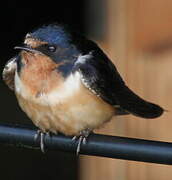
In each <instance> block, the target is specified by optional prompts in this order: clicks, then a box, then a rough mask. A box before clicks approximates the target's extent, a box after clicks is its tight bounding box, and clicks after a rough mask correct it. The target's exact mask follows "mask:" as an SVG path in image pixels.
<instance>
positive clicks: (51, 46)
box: [47, 45, 56, 52]
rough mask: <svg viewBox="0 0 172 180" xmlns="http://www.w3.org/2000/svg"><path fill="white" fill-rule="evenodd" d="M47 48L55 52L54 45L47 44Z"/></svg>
mask: <svg viewBox="0 0 172 180" xmlns="http://www.w3.org/2000/svg"><path fill="white" fill-rule="evenodd" d="M47 48H48V51H50V52H55V51H56V47H55V46H53V45H49V46H48V47H47Z"/></svg>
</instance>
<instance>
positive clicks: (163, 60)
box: [80, 0, 172, 180]
mask: <svg viewBox="0 0 172 180" xmlns="http://www.w3.org/2000/svg"><path fill="white" fill-rule="evenodd" d="M107 4H108V6H107V7H108V11H107V12H108V14H107V16H108V27H107V33H106V41H105V42H104V43H102V47H105V48H106V52H107V53H108V55H109V57H110V58H111V59H112V60H113V62H114V63H115V65H116V66H117V67H118V70H119V71H120V73H121V74H122V76H123V78H124V79H125V81H126V82H127V84H128V85H129V87H130V88H131V89H133V90H134V91H135V92H136V93H138V94H139V95H140V96H142V97H144V98H145V99H147V100H150V101H153V102H155V103H158V104H160V105H162V106H163V107H164V108H165V109H167V110H169V112H166V113H165V114H164V115H163V116H162V117H160V118H157V119H152V120H148V119H141V118H138V117H134V116H132V115H130V116H123V117H118V118H114V120H113V121H112V122H110V123H109V124H108V125H107V126H106V127H105V129H101V130H99V132H101V133H106V134H108V133H110V134H113V135H119V136H128V137H136V138H144V139H153V140H162V141H172V133H171V127H172V120H171V115H172V114H171V112H172V96H171V92H172V83H171V82H172V71H171V67H172V51H171V49H169V50H168V51H165V52H164V51H161V47H163V48H166V47H169V46H166V45H169V44H172V43H171V42H170V41H171V39H172V31H171V29H172V19H171V18H172V1H171V0H166V1H163V0H120V1H114V0H107ZM167 40H168V41H167ZM161 45H162V46H161ZM159 47H160V48H159ZM171 47H172V46H171ZM80 168H81V171H80V179H81V180H86V179H87V180H94V179H100V180H101V179H102V180H103V179H108V180H109V179H110V180H138V179H139V180H154V179H158V180H164V179H165V180H171V179H172V171H171V166H164V165H156V164H148V163H141V162H131V161H122V160H112V159H105V158H95V157H82V158H81V164H80Z"/></svg>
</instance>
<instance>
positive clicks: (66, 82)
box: [3, 24, 164, 153]
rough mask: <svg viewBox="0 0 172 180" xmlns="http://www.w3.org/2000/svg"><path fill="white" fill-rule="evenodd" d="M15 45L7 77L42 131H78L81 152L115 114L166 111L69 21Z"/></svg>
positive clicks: (146, 114) (72, 133) (42, 29)
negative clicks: (142, 93)
mask: <svg viewBox="0 0 172 180" xmlns="http://www.w3.org/2000/svg"><path fill="white" fill-rule="evenodd" d="M15 49H18V50H19V53H18V54H17V55H16V56H15V57H14V58H12V59H11V60H10V61H8V63H7V64H6V65H5V68H4V71H3V79H4V81H5V82H6V84H7V85H8V86H9V87H10V89H13V90H14V91H15V95H16V97H17V100H18V103H19V105H20V107H21V109H22V110H23V111H24V112H25V113H26V114H27V115H28V117H29V118H30V119H31V120H32V121H33V123H34V124H35V125H36V126H37V127H38V128H39V129H40V130H41V133H42V134H44V133H47V132H52V133H55V134H56V133H58V132H61V133H63V134H65V135H70V136H74V139H76V137H77V138H78V147H77V153H79V151H80V145H81V143H85V141H86V138H87V137H88V135H89V133H90V132H92V131H93V130H94V129H96V128H98V127H100V126H101V125H102V124H104V123H106V122H108V121H109V120H110V119H111V118H112V116H114V115H126V114H133V115H135V116H139V117H142V118H157V117H159V116H160V115H161V114H162V113H163V111H164V110H163V108H161V107H160V106H159V105H156V104H153V103H151V102H148V101H145V100H143V99H142V98H141V97H139V96H138V95H136V94H135V93H134V92H133V91H131V90H130V89H129V88H128V87H127V85H126V84H125V82H124V81H123V79H122V78H121V76H120V74H119V73H118V71H117V69H116V67H115V65H114V64H113V63H112V62H111V61H110V60H109V58H108V57H107V56H106V54H105V53H104V52H103V51H102V50H101V49H100V48H99V47H98V45H97V44H96V43H94V42H93V41H91V40H88V39H87V38H85V37H84V36H83V35H81V34H80V33H78V32H76V31H73V30H70V29H68V28H66V27H65V26H63V25H58V24H50V25H44V26H41V27H39V28H37V29H35V30H33V31H32V32H30V33H28V34H27V35H26V36H25V39H24V43H23V44H22V46H17V47H15ZM41 137H42V138H41V139H42V140H41V149H42V151H43V150H44V143H43V136H41Z"/></svg>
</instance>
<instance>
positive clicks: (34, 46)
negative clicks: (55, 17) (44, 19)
mask: <svg viewBox="0 0 172 180" xmlns="http://www.w3.org/2000/svg"><path fill="white" fill-rule="evenodd" d="M71 39H72V37H71V34H70V32H69V31H67V30H66V29H65V28H64V27H63V26H60V25H47V26H42V27H40V28H38V29H36V30H34V31H32V32H30V33H28V34H27V35H26V37H25V40H24V44H23V45H22V46H17V47H15V49H19V50H22V51H21V56H22V58H21V59H23V61H24V62H23V64H27V63H29V62H30V61H39V59H43V58H44V59H45V58H47V60H48V61H52V63H54V64H56V65H58V66H64V64H72V63H74V62H75V60H76V59H77V57H78V56H79V54H80V52H79V50H78V49H77V47H76V46H75V44H74V43H72V40H71ZM35 57H37V58H35ZM38 63H39V62H38Z"/></svg>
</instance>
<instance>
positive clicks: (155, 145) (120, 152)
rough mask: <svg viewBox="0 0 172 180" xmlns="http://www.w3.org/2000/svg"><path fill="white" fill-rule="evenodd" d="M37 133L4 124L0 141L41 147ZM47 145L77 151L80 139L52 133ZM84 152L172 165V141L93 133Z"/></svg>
mask: <svg viewBox="0 0 172 180" xmlns="http://www.w3.org/2000/svg"><path fill="white" fill-rule="evenodd" d="M35 134H36V129H32V128H28V127H27V128H26V127H21V126H14V125H13V126H12V125H3V124H0V143H5V144H9V145H15V146H19V147H28V148H29V147H30V148H39V140H37V141H35V140H34V136H35ZM45 146H46V149H47V150H62V151H67V152H73V153H76V147H77V141H73V140H72V138H71V137H67V136H64V135H61V134H59V135H57V136H55V135H52V136H46V137H45ZM81 154H86V155H95V156H103V157H109V158H117V159H125V160H134V161H143V162H151V163H158V164H168V165H171V164H172V143H168V142H160V141H149V140H143V139H134V138H125V137H116V136H105V135H98V134H91V135H90V136H89V138H88V141H87V144H85V145H82V146H81Z"/></svg>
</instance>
